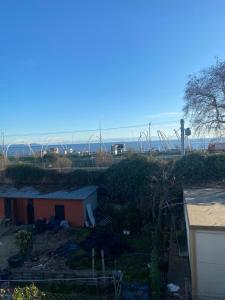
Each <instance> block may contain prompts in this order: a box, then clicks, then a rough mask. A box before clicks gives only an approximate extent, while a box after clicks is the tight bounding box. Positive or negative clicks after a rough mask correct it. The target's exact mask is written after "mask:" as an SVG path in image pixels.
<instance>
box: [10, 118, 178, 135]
mask: <svg viewBox="0 0 225 300" xmlns="http://www.w3.org/2000/svg"><path fill="white" fill-rule="evenodd" d="M175 123H177V121H168V122H160V123H151V126H158V125H163V124H164V125H166V124H175ZM147 126H149V123H144V124H135V125H127V126H118V127H108V128H101V130H102V131H108V130H119V129H129V128H139V127H147ZM96 131H99V128H96V129H78V130H64V131H49V132H30V133H21V134H20V133H12V134H5V137H18V136H20V137H21V136H37V135H38V136H39V135H54V134H69V133H71V134H73V133H84V132H96Z"/></svg>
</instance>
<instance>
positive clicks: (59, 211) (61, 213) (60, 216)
mask: <svg viewBox="0 0 225 300" xmlns="http://www.w3.org/2000/svg"><path fill="white" fill-rule="evenodd" d="M55 218H56V219H57V220H60V221H61V220H65V209H64V205H55Z"/></svg>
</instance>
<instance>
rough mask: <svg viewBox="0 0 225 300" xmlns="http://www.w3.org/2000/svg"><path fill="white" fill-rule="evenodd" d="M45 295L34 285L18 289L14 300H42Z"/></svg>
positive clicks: (15, 291) (14, 292) (15, 290)
mask: <svg viewBox="0 0 225 300" xmlns="http://www.w3.org/2000/svg"><path fill="white" fill-rule="evenodd" d="M43 296H44V293H43V292H41V291H40V290H39V288H38V287H37V286H35V285H34V284H33V283H32V284H31V285H30V286H25V287H16V288H15V289H14V291H13V300H34V299H42V297H43Z"/></svg>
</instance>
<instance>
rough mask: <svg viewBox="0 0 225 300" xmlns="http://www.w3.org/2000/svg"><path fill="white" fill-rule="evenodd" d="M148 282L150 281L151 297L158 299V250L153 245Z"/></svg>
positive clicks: (159, 281)
mask: <svg viewBox="0 0 225 300" xmlns="http://www.w3.org/2000/svg"><path fill="white" fill-rule="evenodd" d="M150 282H151V290H152V296H153V299H154V300H158V299H160V297H161V290H160V286H161V277H160V270H159V258H158V252H157V250H156V248H155V247H154V248H153V249H152V253H151V268H150Z"/></svg>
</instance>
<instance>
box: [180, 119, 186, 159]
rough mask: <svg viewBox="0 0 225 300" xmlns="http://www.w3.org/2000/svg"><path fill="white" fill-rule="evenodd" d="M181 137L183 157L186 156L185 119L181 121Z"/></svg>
mask: <svg viewBox="0 0 225 300" xmlns="http://www.w3.org/2000/svg"><path fill="white" fill-rule="evenodd" d="M180 136H181V139H180V141H181V155H185V148H184V119H181V120H180Z"/></svg>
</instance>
